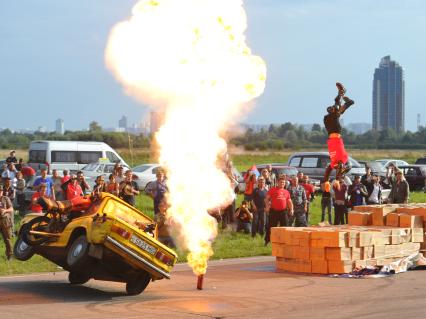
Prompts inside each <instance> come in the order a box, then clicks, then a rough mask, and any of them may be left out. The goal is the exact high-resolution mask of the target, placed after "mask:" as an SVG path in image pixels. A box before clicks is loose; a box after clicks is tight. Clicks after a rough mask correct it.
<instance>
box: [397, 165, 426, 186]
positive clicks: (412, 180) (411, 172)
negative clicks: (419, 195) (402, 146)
mask: <svg viewBox="0 0 426 319" xmlns="http://www.w3.org/2000/svg"><path fill="white" fill-rule="evenodd" d="M398 168H399V169H400V170H402V172H403V173H404V176H405V179H406V180H407V182H408V184H409V185H410V190H423V189H424V188H425V185H426V184H425V179H426V165H404V166H402V165H401V166H399V167H398Z"/></svg>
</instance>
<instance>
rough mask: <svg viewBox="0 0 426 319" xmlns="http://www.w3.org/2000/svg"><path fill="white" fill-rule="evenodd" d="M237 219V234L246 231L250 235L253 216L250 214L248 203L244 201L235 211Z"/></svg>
mask: <svg viewBox="0 0 426 319" xmlns="http://www.w3.org/2000/svg"><path fill="white" fill-rule="evenodd" d="M235 219H236V220H237V221H238V224H237V232H240V231H244V233H245V234H250V232H251V222H252V221H253V214H252V213H251V212H250V209H249V202H248V201H246V200H243V201H242V203H241V206H240V207H239V208H237V210H236V211H235Z"/></svg>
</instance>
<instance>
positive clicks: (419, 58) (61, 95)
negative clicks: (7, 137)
mask: <svg viewBox="0 0 426 319" xmlns="http://www.w3.org/2000/svg"><path fill="white" fill-rule="evenodd" d="M135 3H136V1H134V0H61V1H57V0H25V1H23V0H15V1H0V110H1V114H2V115H3V116H0V128H6V127H7V128H11V129H18V128H28V129H37V128H38V127H39V126H45V127H47V128H48V129H49V130H53V129H54V122H55V120H56V119H57V118H62V119H64V120H65V128H66V129H84V128H87V127H88V124H89V122H90V121H92V120H95V121H97V122H99V123H100V124H101V125H102V126H103V127H116V126H118V120H119V118H120V117H121V116H122V115H126V116H127V117H128V118H129V123H130V124H131V123H137V122H140V121H141V120H142V119H143V118H145V117H147V116H148V113H149V111H150V108H149V106H147V105H142V104H140V103H138V102H136V101H135V100H133V99H132V98H131V97H129V96H127V95H126V94H125V93H124V92H123V89H122V86H121V85H120V84H119V83H118V82H117V81H116V80H115V79H114V77H113V76H112V74H111V73H110V72H109V71H108V70H107V69H106V67H105V64H104V50H105V46H106V43H107V39H108V34H109V32H110V30H111V28H112V27H113V26H114V25H115V24H116V23H117V22H119V21H122V20H124V19H126V18H128V17H129V16H130V12H131V8H132V6H133V5H134V4H135ZM244 3H245V8H246V11H247V15H248V30H247V41H248V43H249V46H250V47H251V48H252V51H253V52H254V53H255V54H257V55H260V56H262V57H263V58H264V60H265V61H266V63H267V66H268V79H267V84H266V89H265V92H264V94H263V95H262V96H261V97H260V98H258V99H257V100H256V102H255V106H254V109H253V110H252V112H251V113H250V114H247V115H246V116H245V117H242V118H241V119H240V121H241V122H245V123H250V124H269V123H284V122H293V123H300V124H305V123H322V118H323V116H324V113H325V108H326V107H327V106H329V105H331V104H333V99H334V96H335V93H336V88H335V82H336V81H340V82H343V83H344V84H345V86H346V88H347V94H348V96H350V97H351V98H352V99H354V100H355V102H356V104H355V106H354V107H353V108H351V109H350V110H349V111H348V112H347V113H345V115H344V121H345V123H354V122H369V123H371V121H372V119H371V118H372V115H371V114H372V81H373V74H374V69H375V68H376V67H378V64H379V62H380V59H381V58H382V57H384V56H386V55H391V57H392V59H393V60H395V61H397V62H398V63H399V64H400V65H401V66H402V67H403V68H404V71H405V95H406V100H405V107H406V110H405V118H406V123H405V124H406V128H407V129H409V130H411V131H415V130H416V122H417V114H418V113H420V114H421V115H422V124H423V125H425V123H426V111H425V110H426V95H425V94H424V93H423V88H425V87H426V76H425V74H426V63H425V61H426V41H425V36H424V35H425V34H426V1H424V0H404V1H401V0H376V1H371V0H245V1H244ZM165 76H166V74H165Z"/></svg>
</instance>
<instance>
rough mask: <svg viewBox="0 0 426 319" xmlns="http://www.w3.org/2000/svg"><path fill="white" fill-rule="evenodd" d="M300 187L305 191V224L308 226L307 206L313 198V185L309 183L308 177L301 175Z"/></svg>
mask: <svg viewBox="0 0 426 319" xmlns="http://www.w3.org/2000/svg"><path fill="white" fill-rule="evenodd" d="M300 185H302V186H303V188H304V189H305V193H306V201H307V206H306V222H307V223H308V225H309V206H310V203H311V202H312V201H313V200H314V198H315V187H314V185H312V184H311V183H309V176H308V175H303V178H302V182H301V183H300Z"/></svg>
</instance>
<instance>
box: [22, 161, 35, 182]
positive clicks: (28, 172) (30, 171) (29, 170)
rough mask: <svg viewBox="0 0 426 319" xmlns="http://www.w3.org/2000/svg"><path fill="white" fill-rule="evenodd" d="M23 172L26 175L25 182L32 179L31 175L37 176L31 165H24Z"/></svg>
mask: <svg viewBox="0 0 426 319" xmlns="http://www.w3.org/2000/svg"><path fill="white" fill-rule="evenodd" d="M21 173H22V175H23V176H24V179H25V182H27V183H28V181H29V180H30V179H31V177H33V176H35V174H36V172H35V170H34V169H33V168H32V167H31V166H27V165H25V166H23V167H22V168H21Z"/></svg>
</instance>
